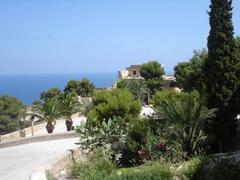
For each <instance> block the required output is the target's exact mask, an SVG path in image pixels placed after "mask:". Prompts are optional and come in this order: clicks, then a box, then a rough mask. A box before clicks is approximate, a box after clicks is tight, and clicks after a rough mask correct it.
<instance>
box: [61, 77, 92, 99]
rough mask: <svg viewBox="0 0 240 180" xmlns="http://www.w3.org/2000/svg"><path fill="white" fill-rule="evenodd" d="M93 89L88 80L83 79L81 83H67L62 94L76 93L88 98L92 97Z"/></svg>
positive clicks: (75, 81)
mask: <svg viewBox="0 0 240 180" xmlns="http://www.w3.org/2000/svg"><path fill="white" fill-rule="evenodd" d="M95 89H96V88H95V85H94V84H93V83H92V82H91V81H89V80H88V79H86V78H84V79H82V80H81V81H77V80H71V81H69V82H68V83H67V85H66V86H65V88H64V92H65V93H76V94H77V95H79V96H82V97H88V96H92V95H93V92H94V90H95Z"/></svg>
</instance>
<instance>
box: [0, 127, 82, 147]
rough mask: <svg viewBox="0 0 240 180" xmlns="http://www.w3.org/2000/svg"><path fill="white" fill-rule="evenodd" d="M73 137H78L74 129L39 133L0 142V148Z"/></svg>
mask: <svg viewBox="0 0 240 180" xmlns="http://www.w3.org/2000/svg"><path fill="white" fill-rule="evenodd" d="M74 137H78V134H77V133H76V132H75V131H71V132H65V133H55V134H47V135H41V136H32V137H26V138H21V139H17V140H13V141H6V142H0V149H2V148H7V147H12V146H18V145H23V144H28V143H32V142H41V141H51V140H57V139H67V138H74Z"/></svg>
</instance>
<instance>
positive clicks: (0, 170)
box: [0, 138, 78, 180]
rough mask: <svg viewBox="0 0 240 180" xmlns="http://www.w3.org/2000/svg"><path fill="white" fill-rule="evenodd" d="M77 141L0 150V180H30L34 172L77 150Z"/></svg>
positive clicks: (66, 140)
mask: <svg viewBox="0 0 240 180" xmlns="http://www.w3.org/2000/svg"><path fill="white" fill-rule="evenodd" d="M77 141H78V138H71V139H63V140H55V141H45V142H37V143H31V144H25V145H21V146H15V147H10V148H4V149H0V180H28V178H29V175H30V174H31V173H32V172H34V171H37V170H38V169H41V168H42V167H44V166H45V165H46V164H48V163H49V162H51V161H52V160H54V159H56V158H61V157H62V156H63V155H64V154H65V153H66V151H67V150H69V149H73V148H76V147H77V146H76V145H75V144H74V143H75V142H77Z"/></svg>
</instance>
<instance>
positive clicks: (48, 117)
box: [32, 98, 60, 133]
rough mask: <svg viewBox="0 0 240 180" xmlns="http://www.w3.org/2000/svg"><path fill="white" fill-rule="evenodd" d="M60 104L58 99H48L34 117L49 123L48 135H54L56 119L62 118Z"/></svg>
mask: <svg viewBox="0 0 240 180" xmlns="http://www.w3.org/2000/svg"><path fill="white" fill-rule="evenodd" d="M58 104H59V102H58V99H57V98H49V99H47V100H46V101H45V102H44V103H43V104H42V105H41V106H40V105H39V106H38V108H37V110H36V111H35V113H33V114H32V115H34V116H35V117H38V118H39V119H43V120H44V121H46V122H47V125H46V129H47V132H48V133H53V130H54V124H55V122H56V119H57V118H58V117H59V116H60V112H59V106H58Z"/></svg>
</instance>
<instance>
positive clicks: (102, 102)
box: [87, 89, 141, 124]
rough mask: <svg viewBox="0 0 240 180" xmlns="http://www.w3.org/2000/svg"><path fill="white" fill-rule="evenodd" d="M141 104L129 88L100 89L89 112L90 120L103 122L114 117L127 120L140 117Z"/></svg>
mask: <svg viewBox="0 0 240 180" xmlns="http://www.w3.org/2000/svg"><path fill="white" fill-rule="evenodd" d="M140 110H141V104H140V102H139V101H137V100H135V99H134V97H133V96H132V94H131V93H130V92H129V91H127V90H119V89H115V90H111V91H98V92H96V94H95V96H94V99H93V108H92V109H91V110H90V111H89V113H88V114H87V118H88V120H89V121H91V122H94V123H97V124H98V123H101V122H102V121H104V120H108V119H111V118H113V117H121V118H123V119H124V120H125V121H130V120H133V119H136V118H138V116H139V113H140Z"/></svg>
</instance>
